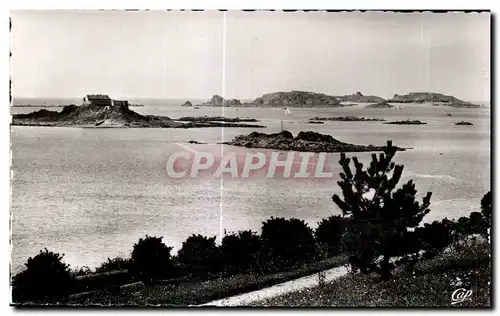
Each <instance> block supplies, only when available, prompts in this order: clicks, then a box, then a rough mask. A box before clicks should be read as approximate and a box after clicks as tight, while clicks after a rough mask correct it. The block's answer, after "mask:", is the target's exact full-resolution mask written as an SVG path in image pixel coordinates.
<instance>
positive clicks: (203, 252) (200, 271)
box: [177, 235, 221, 277]
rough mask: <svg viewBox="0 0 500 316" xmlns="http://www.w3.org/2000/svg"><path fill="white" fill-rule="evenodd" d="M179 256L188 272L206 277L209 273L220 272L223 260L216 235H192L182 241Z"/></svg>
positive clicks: (195, 275)
mask: <svg viewBox="0 0 500 316" xmlns="http://www.w3.org/2000/svg"><path fill="white" fill-rule="evenodd" d="M177 258H178V260H179V262H180V263H181V265H182V267H183V269H184V270H185V272H187V274H189V275H191V276H194V277H204V276H206V275H208V274H209V273H213V272H219V271H220V269H221V267H220V266H221V262H220V257H219V249H218V248H217V246H216V244H215V237H205V236H202V235H192V236H190V237H188V238H187V239H186V241H185V242H183V243H182V248H181V249H180V250H179V253H178V254H177Z"/></svg>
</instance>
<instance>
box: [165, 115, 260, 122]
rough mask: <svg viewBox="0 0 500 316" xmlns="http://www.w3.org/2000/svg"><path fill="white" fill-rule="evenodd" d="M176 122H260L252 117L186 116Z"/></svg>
mask: <svg viewBox="0 0 500 316" xmlns="http://www.w3.org/2000/svg"><path fill="white" fill-rule="evenodd" d="M175 120H176V121H181V122H186V121H187V122H258V121H259V120H257V119H254V118H251V117H242V118H239V117H224V116H206V115H205V116H184V117H180V118H178V119H175Z"/></svg>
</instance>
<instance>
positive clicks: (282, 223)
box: [262, 217, 316, 268]
mask: <svg viewBox="0 0 500 316" xmlns="http://www.w3.org/2000/svg"><path fill="white" fill-rule="evenodd" d="M262 242H263V246H264V252H265V253H264V258H265V259H266V261H267V263H268V264H270V265H272V266H274V267H276V268H283V267H287V266H291V265H295V264H301V263H305V262H308V261H311V260H313V259H315V254H316V242H315V240H314V235H313V230H312V229H311V228H310V227H309V226H307V224H306V223H305V222H304V221H303V220H299V219H296V218H292V219H284V218H274V217H271V219H268V220H267V221H266V222H264V223H263V225H262ZM272 266H271V268H272Z"/></svg>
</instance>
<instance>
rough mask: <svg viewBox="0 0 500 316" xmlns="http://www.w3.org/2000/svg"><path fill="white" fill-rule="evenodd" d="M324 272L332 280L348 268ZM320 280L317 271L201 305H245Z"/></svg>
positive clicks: (312, 284) (316, 282) (292, 290)
mask: <svg viewBox="0 0 500 316" xmlns="http://www.w3.org/2000/svg"><path fill="white" fill-rule="evenodd" d="M324 274H325V278H324V281H325V282H331V281H333V280H334V279H336V278H338V277H341V276H343V275H346V274H347V268H346V267H344V266H341V267H336V268H333V269H329V270H326V271H324ZM318 282H319V278H318V273H315V274H312V275H308V276H305V277H302V278H299V279H296V280H292V281H288V282H284V283H280V284H276V285H273V286H270V287H267V288H264V289H260V290H257V291H253V292H248V293H244V294H240V295H236V296H231V297H226V298H223V299H220V300H216V301H212V302H208V303H205V304H202V305H201V306H245V305H248V304H249V303H252V302H255V301H259V300H263V299H267V298H270V297H275V296H279V295H283V294H286V293H289V292H295V291H299V290H303V289H306V288H311V287H315V286H317V285H318Z"/></svg>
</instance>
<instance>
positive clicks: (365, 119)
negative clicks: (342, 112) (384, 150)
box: [310, 116, 385, 122]
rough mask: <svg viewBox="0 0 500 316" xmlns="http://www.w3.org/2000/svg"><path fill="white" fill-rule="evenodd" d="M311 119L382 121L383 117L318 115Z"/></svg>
mask: <svg viewBox="0 0 500 316" xmlns="http://www.w3.org/2000/svg"><path fill="white" fill-rule="evenodd" d="M310 120H311V121H335V122H382V121H385V120H384V119H378V118H367V117H360V116H336V117H318V116H315V117H313V118H312V119H310Z"/></svg>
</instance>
